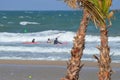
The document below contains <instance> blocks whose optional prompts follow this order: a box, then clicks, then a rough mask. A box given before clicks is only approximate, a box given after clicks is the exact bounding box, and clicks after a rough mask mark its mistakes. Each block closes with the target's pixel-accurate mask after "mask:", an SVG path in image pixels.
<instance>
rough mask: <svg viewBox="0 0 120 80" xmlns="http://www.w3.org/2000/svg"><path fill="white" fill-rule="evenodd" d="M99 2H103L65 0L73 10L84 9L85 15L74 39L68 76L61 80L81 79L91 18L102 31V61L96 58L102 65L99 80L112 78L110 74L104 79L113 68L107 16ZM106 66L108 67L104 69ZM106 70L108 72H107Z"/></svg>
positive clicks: (97, 0)
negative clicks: (82, 61)
mask: <svg viewBox="0 0 120 80" xmlns="http://www.w3.org/2000/svg"><path fill="white" fill-rule="evenodd" d="M99 1H101V0H65V2H66V3H67V4H68V5H69V6H71V7H73V8H76V7H83V11H84V13H83V18H82V21H81V24H80V28H79V29H78V31H77V33H76V36H75V38H74V43H73V48H72V50H71V59H70V60H69V62H68V65H67V74H66V76H65V78H62V79H61V80H78V79H79V71H80V70H81V68H82V66H83V64H81V57H82V55H83V50H84V44H85V35H86V29H87V25H88V22H89V18H90V19H92V20H93V21H94V23H95V24H97V25H99V27H100V30H101V47H100V48H99V49H100V51H101V55H100V59H99V58H98V57H97V56H95V58H96V59H97V60H98V62H99V65H100V72H99V80H110V79H107V77H110V76H111V74H110V73H109V75H107V77H106V76H105V77H104V74H106V73H107V72H108V69H109V70H110V71H111V68H110V65H109V63H110V57H109V47H108V39H107V35H106V34H107V32H106V29H107V28H106V23H105V20H104V19H105V18H106V17H105V16H106V14H104V13H103V12H102V8H100V6H98V5H101V3H99ZM102 1H105V0H102ZM102 1H101V2H102ZM105 2H106V1H105ZM108 2H109V1H108ZM108 7H110V6H108ZM107 9H109V8H107ZM104 15H105V16H104ZM105 54H107V59H108V60H107V63H105V64H104V65H103V60H105V58H106V55H105ZM103 55H105V56H103ZM103 57H104V58H103ZM100 60H102V61H100ZM105 65H107V66H106V67H103V66H105ZM104 68H105V69H104ZM104 70H106V72H105V71H104ZM110 71H109V72H110ZM103 72H105V73H103ZM105 78H106V79H105Z"/></svg>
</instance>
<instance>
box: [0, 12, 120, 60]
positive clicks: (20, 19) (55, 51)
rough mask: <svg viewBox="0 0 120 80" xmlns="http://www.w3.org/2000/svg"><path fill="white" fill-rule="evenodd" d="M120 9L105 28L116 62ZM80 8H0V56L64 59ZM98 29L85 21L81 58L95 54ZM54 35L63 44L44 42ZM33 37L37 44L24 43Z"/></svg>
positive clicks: (119, 44) (119, 51)
mask: <svg viewBox="0 0 120 80" xmlns="http://www.w3.org/2000/svg"><path fill="white" fill-rule="evenodd" d="M119 15H120V12H116V13H115V14H114V17H113V18H112V27H110V28H109V29H108V30H109V46H110V55H111V57H112V61H113V62H119V61H120V16H119ZM81 19H82V11H0V59H19V60H68V59H70V56H71V54H70V50H71V48H72V46H73V37H74V36H75V33H76V31H77V29H78V28H79V24H80V21H81ZM99 34H100V33H99V28H96V26H95V25H94V24H92V22H90V23H89V25H88V29H87V35H86V44H85V50H84V55H83V57H82V60H87V61H95V59H94V58H93V55H94V54H96V55H99V53H100V52H99V50H98V49H97V48H96V46H98V45H100V37H99ZM56 37H58V40H59V41H60V42H63V44H57V45H54V44H52V43H51V44H50V43H46V41H47V39H48V38H50V39H51V40H54V39H55V38H56ZM33 38H34V39H35V41H36V42H38V44H25V42H31V41H32V39H33Z"/></svg>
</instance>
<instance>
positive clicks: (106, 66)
mask: <svg viewBox="0 0 120 80" xmlns="http://www.w3.org/2000/svg"><path fill="white" fill-rule="evenodd" d="M111 3H112V0H97V1H96V6H97V7H99V9H100V11H101V12H102V13H103V17H104V20H105V19H106V18H108V20H109V23H110V25H111V22H110V18H111V16H112V15H113V12H110V13H109V8H110V6H111ZM110 25H109V26H110ZM98 26H99V27H100V39H101V45H100V46H98V47H97V48H98V49H99V50H100V57H99V58H98V57H97V56H95V55H94V57H95V58H96V59H97V60H98V63H99V74H98V77H99V80H111V74H112V69H111V66H110V63H111V58H110V48H109V46H108V30H107V29H108V28H107V24H99V23H98Z"/></svg>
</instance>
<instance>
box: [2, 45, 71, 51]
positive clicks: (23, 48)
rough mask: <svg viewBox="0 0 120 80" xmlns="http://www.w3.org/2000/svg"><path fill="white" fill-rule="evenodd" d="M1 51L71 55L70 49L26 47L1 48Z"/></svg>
mask: <svg viewBox="0 0 120 80" xmlns="http://www.w3.org/2000/svg"><path fill="white" fill-rule="evenodd" d="M0 51H4V52H31V53H60V52H63V53H69V52H70V49H68V48H59V47H58V48H57V47H56V48H55V47H24V46H0Z"/></svg>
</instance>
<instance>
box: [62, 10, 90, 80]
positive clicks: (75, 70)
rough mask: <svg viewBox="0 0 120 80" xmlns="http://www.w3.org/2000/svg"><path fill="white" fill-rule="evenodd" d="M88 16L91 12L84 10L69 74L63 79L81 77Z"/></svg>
mask: <svg viewBox="0 0 120 80" xmlns="http://www.w3.org/2000/svg"><path fill="white" fill-rule="evenodd" d="M88 16H89V14H88V13H87V11H85V10H84V15H83V18H82V21H81V24H80V27H79V29H78V31H77V33H76V36H75V37H74V42H73V48H72V50H71V59H70V60H69V62H68V63H67V74H66V76H65V78H62V79H61V80H78V79H79V72H80V70H81V68H82V67H83V64H82V63H81V57H82V55H83V50H84V44H85V35H86V28H87V24H88V21H89V19H88Z"/></svg>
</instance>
